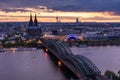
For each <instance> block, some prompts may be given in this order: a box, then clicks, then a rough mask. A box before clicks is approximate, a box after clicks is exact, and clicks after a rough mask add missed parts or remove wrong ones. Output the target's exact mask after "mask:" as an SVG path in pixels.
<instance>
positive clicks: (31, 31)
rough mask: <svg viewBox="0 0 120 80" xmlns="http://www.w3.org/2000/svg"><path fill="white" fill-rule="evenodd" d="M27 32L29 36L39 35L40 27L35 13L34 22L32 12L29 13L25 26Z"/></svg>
mask: <svg viewBox="0 0 120 80" xmlns="http://www.w3.org/2000/svg"><path fill="white" fill-rule="evenodd" d="M27 33H28V35H29V36H31V37H38V36H40V35H41V28H40V26H39V25H38V21H37V16H36V14H35V18H34V23H33V19H32V14H30V20H29V26H28V27H27Z"/></svg>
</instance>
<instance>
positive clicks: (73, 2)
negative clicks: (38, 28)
mask: <svg viewBox="0 0 120 80" xmlns="http://www.w3.org/2000/svg"><path fill="white" fill-rule="evenodd" d="M119 3H120V1H119V0H110V1H104V0H101V1H99V0H91V1H86V0H69V1H64V0H61V1H57V0H53V1H48V0H44V1H43V0H40V1H39V0H36V1H34V0H31V1H29V0H25V1H22V0H19V1H18V0H10V1H9V0H0V22H26V21H28V20H29V16H30V13H32V14H33V15H34V14H35V13H36V15H37V16H38V21H39V22H56V17H59V19H60V21H61V22H75V20H76V18H79V20H80V21H81V22H120V10H119Z"/></svg>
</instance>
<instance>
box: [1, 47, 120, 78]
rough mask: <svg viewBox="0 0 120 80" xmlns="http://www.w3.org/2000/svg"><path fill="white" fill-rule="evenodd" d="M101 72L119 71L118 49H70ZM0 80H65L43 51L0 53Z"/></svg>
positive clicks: (119, 56) (119, 54)
mask: <svg viewBox="0 0 120 80" xmlns="http://www.w3.org/2000/svg"><path fill="white" fill-rule="evenodd" d="M71 50H72V52H73V53H74V54H76V55H84V56H86V57H87V58H89V59H90V60H91V61H93V62H94V63H95V64H96V65H97V67H98V68H99V69H100V70H101V71H102V74H103V73H104V71H106V70H112V71H114V72H117V71H118V70H120V47H116V46H114V47H87V48H77V47H72V48H71ZM0 80H66V77H65V75H64V74H63V72H62V71H61V70H60V69H59V67H58V66H57V65H55V64H54V63H53V61H52V60H51V59H50V57H49V56H48V55H46V54H44V51H42V50H37V51H16V52H12V51H7V52H0Z"/></svg>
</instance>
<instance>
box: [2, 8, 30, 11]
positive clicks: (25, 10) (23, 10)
mask: <svg viewBox="0 0 120 80" xmlns="http://www.w3.org/2000/svg"><path fill="white" fill-rule="evenodd" d="M1 11H5V12H17V11H20V12H30V10H25V9H15V8H13V9H9V8H8V9H1Z"/></svg>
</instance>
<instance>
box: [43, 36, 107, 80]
mask: <svg viewBox="0 0 120 80" xmlns="http://www.w3.org/2000/svg"><path fill="white" fill-rule="evenodd" d="M41 41H42V45H43V47H44V50H45V51H46V52H47V53H49V55H53V56H54V57H55V58H56V60H57V61H59V62H58V63H59V64H62V65H64V67H66V69H68V71H70V72H69V73H68V74H71V75H72V76H74V78H76V79H78V80H108V79H106V78H104V77H103V76H102V75H101V71H100V70H99V69H98V68H97V67H96V65H95V64H94V63H93V62H92V61H90V60H89V59H88V58H86V57H84V56H82V55H73V53H72V52H71V50H70V49H69V47H68V46H67V45H66V44H65V43H64V42H62V41H59V40H53V39H43V38H42V39H41Z"/></svg>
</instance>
